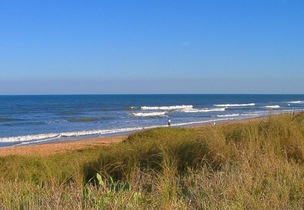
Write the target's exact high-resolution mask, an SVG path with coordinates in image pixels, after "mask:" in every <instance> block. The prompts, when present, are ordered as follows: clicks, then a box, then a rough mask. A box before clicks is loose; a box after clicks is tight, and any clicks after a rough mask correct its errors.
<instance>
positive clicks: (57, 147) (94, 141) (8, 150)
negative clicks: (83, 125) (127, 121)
mask: <svg viewBox="0 0 304 210" xmlns="http://www.w3.org/2000/svg"><path fill="white" fill-rule="evenodd" d="M127 137H128V135H121V136H106V137H98V138H88V139H80V140H71V141H60V142H54V143H46V144H39V145H29V146H12V147H5V148H0V156H8V155H21V156H30V155H35V156H48V155H52V154H58V153H65V152H69V151H74V150H79V149H85V148H93V147H99V146H108V145H111V144H114V143H118V142H122V141H123V140H125V139H126V138H127Z"/></svg>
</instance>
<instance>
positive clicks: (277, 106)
mask: <svg viewBox="0 0 304 210" xmlns="http://www.w3.org/2000/svg"><path fill="white" fill-rule="evenodd" d="M264 108H266V109H279V108H280V106H279V105H271V106H264Z"/></svg>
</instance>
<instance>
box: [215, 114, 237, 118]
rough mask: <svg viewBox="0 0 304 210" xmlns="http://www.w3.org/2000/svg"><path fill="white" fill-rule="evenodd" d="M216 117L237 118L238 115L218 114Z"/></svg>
mask: <svg viewBox="0 0 304 210" xmlns="http://www.w3.org/2000/svg"><path fill="white" fill-rule="evenodd" d="M217 116H218V117H239V116H240V114H220V115H217Z"/></svg>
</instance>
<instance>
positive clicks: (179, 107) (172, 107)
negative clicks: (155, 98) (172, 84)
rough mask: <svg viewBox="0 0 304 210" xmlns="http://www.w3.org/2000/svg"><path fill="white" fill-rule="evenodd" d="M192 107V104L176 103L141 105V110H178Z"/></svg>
mask: <svg viewBox="0 0 304 210" xmlns="http://www.w3.org/2000/svg"><path fill="white" fill-rule="evenodd" d="M189 108H193V106H192V105H176V106H142V107H141V109H142V110H178V109H189Z"/></svg>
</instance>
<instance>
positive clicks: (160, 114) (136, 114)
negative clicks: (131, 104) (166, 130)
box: [130, 112, 166, 117]
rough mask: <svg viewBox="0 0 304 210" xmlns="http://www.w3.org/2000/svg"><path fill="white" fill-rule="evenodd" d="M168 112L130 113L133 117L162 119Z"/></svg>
mask: <svg viewBox="0 0 304 210" xmlns="http://www.w3.org/2000/svg"><path fill="white" fill-rule="evenodd" d="M165 114H166V112H135V113H130V115H131V116H134V117H160V116H164V115H165Z"/></svg>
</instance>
